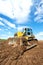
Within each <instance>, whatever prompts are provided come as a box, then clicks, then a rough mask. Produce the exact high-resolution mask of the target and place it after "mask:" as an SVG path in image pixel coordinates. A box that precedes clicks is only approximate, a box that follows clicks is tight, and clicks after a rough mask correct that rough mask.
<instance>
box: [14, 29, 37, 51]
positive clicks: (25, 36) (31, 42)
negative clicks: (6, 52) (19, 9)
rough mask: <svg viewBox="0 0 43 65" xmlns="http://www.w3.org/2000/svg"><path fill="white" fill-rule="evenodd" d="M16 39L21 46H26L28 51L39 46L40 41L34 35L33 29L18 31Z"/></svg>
mask: <svg viewBox="0 0 43 65" xmlns="http://www.w3.org/2000/svg"><path fill="white" fill-rule="evenodd" d="M14 39H15V40H16V41H17V44H18V45H20V46H26V50H28V49H31V48H33V47H35V46H37V42H38V40H37V39H36V38H35V36H34V35H33V32H32V29H31V28H23V30H22V32H21V31H18V32H17V33H15V34H14Z"/></svg>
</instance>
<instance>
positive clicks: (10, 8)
mask: <svg viewBox="0 0 43 65" xmlns="http://www.w3.org/2000/svg"><path fill="white" fill-rule="evenodd" d="M31 6H32V0H4V1H3V0H0V13H3V14H5V15H7V16H9V17H11V18H13V19H16V20H17V21H16V23H18V24H21V23H24V22H26V21H27V19H28V15H29V13H30V7H31Z"/></svg>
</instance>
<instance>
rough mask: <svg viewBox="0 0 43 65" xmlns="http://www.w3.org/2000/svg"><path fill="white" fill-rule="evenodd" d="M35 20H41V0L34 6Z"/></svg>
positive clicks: (42, 12)
mask: <svg viewBox="0 0 43 65" xmlns="http://www.w3.org/2000/svg"><path fill="white" fill-rule="evenodd" d="M34 15H35V16H36V17H35V19H34V20H35V21H37V22H43V0H41V1H40V2H39V3H38V4H37V6H36V12H35V13H34Z"/></svg>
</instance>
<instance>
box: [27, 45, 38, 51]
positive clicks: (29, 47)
mask: <svg viewBox="0 0 43 65" xmlns="http://www.w3.org/2000/svg"><path fill="white" fill-rule="evenodd" d="M36 46H37V44H33V45H31V46H27V47H26V50H30V49H32V48H34V47H36Z"/></svg>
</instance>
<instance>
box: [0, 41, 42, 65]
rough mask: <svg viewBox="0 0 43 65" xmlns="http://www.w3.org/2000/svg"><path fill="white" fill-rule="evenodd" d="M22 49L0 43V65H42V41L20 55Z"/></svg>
mask: <svg viewBox="0 0 43 65" xmlns="http://www.w3.org/2000/svg"><path fill="white" fill-rule="evenodd" d="M24 48H25V47H20V46H18V47H16V48H14V47H12V46H11V45H8V44H7V43H6V42H4V43H0V65H43V41H39V42H38V45H37V46H36V47H34V48H32V49H30V50H27V51H26V52H24V53H23V54H21V51H22V52H23V51H24Z"/></svg>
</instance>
